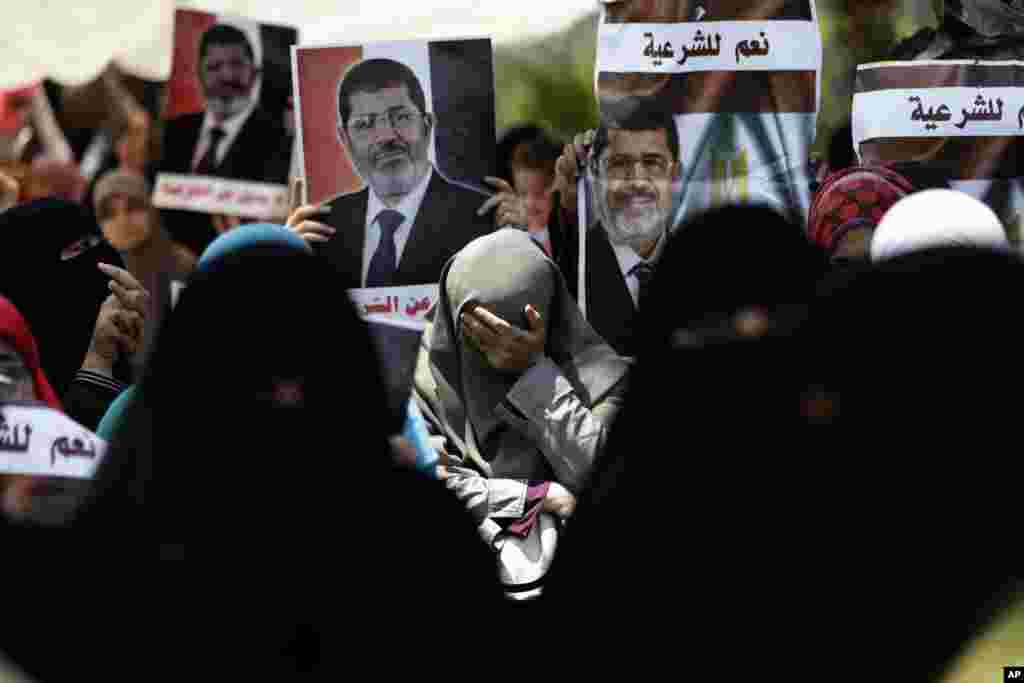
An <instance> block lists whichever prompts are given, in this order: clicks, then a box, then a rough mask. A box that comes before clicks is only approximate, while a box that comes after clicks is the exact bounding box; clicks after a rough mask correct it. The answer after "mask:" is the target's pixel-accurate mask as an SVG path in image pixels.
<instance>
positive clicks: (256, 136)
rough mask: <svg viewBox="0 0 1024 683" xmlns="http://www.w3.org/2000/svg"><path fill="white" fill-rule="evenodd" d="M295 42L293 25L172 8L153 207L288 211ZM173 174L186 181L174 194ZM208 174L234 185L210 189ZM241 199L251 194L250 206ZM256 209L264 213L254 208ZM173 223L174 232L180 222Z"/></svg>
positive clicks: (246, 213) (255, 213)
mask: <svg viewBox="0 0 1024 683" xmlns="http://www.w3.org/2000/svg"><path fill="white" fill-rule="evenodd" d="M297 41H298V31H297V30H296V29H295V28H292V27H288V26H276V25H268V24H260V23H257V22H254V21H251V20H248V19H241V18H236V17H229V16H217V15H214V14H208V13H206V12H200V11H197V10H184V9H179V10H177V11H176V12H175V22H174V60H173V66H172V72H171V78H170V80H169V81H168V84H167V103H166V106H165V109H164V119H165V120H166V121H165V124H164V144H163V150H164V152H163V154H164V156H163V160H162V162H161V163H160V165H159V167H158V171H159V174H158V176H157V181H156V186H155V189H154V195H153V201H154V205H155V206H157V207H158V208H164V209H184V210H188V211H194V212H200V213H212V214H223V215H233V216H243V217H254V218H262V219H270V218H281V219H283V218H284V217H285V216H286V214H287V183H288V171H289V165H290V161H291V150H292V139H293V134H294V117H293V114H292V110H291V104H290V101H289V98H290V96H291V70H290V68H289V50H290V48H291V46H292V45H294V44H295V43H296V42H297ZM168 174H172V175H174V176H179V177H178V178H175V179H173V182H172V184H173V185H174V186H175V187H177V188H180V190H179V191H178V192H176V193H175V192H170V191H168V189H169V186H168V182H170V181H168V179H167V177H166V176H167V175H168ZM181 176H187V177H181ZM211 179H226V180H229V181H233V182H231V183H230V186H229V187H227V186H225V187H221V186H217V187H216V188H213V187H212V186H211V182H210V181H211ZM248 183H254V185H253V186H252V187H246V185H247V184H248ZM222 184H223V183H222ZM229 189H230V190H231V192H229V191H228V190H229ZM206 190H211V192H207V191H206ZM241 196H248V197H249V198H250V201H249V203H248V206H247V205H246V202H244V201H239V198H240V197H241ZM257 197H258V198H259V199H256V198H257ZM281 197H283V198H284V199H283V200H282V199H281ZM281 205H283V209H281V208H278V207H280V206H281ZM257 206H259V207H263V208H262V210H258V209H256V208H252V209H251V210H250V207H257ZM268 207H275V209H274V210H271V209H270V208H268ZM172 222H173V221H172ZM170 228H171V230H172V233H173V232H174V230H175V226H173V225H172V226H170Z"/></svg>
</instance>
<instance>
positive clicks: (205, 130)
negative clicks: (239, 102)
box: [192, 101, 256, 171]
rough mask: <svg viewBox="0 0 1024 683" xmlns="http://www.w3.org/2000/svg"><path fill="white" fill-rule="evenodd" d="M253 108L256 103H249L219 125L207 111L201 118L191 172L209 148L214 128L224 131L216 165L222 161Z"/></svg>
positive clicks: (218, 148)
mask: <svg viewBox="0 0 1024 683" xmlns="http://www.w3.org/2000/svg"><path fill="white" fill-rule="evenodd" d="M255 108H256V102H255V101H253V102H250V103H249V106H248V107H246V108H245V109H243V110H242V111H241V112H239V113H238V114H236V115H235V116H232V117H231V118H230V119H228V120H226V121H222V122H220V123H218V122H217V120H216V119H215V118H213V114H212V113H210V110H209V109H207V110H206V115H205V116H204V117H203V125H202V127H201V128H200V129H199V144H198V145H196V151H195V153H194V154H193V155H192V170H193V171H194V170H195V169H196V166H198V165H199V162H200V161H202V159H203V157H204V156H206V150H207V149H209V148H210V131H211V130H213V129H214V128H220V129H221V130H223V131H224V137H223V138H221V140H220V145H219V146H218V147H217V165H218V166H219V165H220V164H221V162H223V161H224V157H226V156H227V154H228V150H229V149H231V145H232V144H234V142H235V138H237V137H238V134H239V133H240V132H241V131H242V126H244V125H245V122H246V121H248V120H249V117H250V116H252V112H253V109H255Z"/></svg>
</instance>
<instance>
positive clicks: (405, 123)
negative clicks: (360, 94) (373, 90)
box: [348, 108, 420, 135]
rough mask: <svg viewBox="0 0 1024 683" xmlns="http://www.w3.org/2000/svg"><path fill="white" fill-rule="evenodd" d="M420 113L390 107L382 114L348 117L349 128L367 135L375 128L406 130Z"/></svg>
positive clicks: (413, 123) (359, 133) (356, 132)
mask: <svg viewBox="0 0 1024 683" xmlns="http://www.w3.org/2000/svg"><path fill="white" fill-rule="evenodd" d="M419 118H420V114H419V113H418V112H416V111H414V110H412V109H408V108H402V109H391V110H388V111H386V112H384V113H383V114H363V115H361V116H353V117H352V118H351V119H349V122H348V127H349V129H350V130H351V131H352V132H353V133H355V134H357V135H369V134H370V133H371V132H372V131H374V130H376V129H377V128H396V129H398V130H408V129H409V128H412V127H413V125H415V123H416V122H417V121H418V120H419Z"/></svg>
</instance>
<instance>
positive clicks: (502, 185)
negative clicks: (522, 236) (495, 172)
mask: <svg viewBox="0 0 1024 683" xmlns="http://www.w3.org/2000/svg"><path fill="white" fill-rule="evenodd" d="M484 181H485V182H486V183H487V184H488V185H491V186H492V187H495V188H497V190H498V192H497V193H496V194H493V195H491V196H490V197H488V199H487V201H485V202H484V203H483V204H482V205H481V206H480V208H479V209H477V211H476V215H478V216H483V215H484V214H485V213H487V212H488V211H490V210H491V209H494V208H495V207H497V208H496V210H495V212H494V224H495V225H496V226H498V227H499V228H503V227H505V226H506V225H509V226H513V227H519V228H526V226H527V224H528V220H527V217H526V199H525V198H523V197H520V196H519V194H518V193H517V192H516V190H515V188H514V187H512V186H511V185H510V184H509V183H507V182H506V181H504V180H502V179H501V178H494V177H492V176H486V177H485V178H484Z"/></svg>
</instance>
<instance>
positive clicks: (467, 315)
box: [462, 304, 547, 373]
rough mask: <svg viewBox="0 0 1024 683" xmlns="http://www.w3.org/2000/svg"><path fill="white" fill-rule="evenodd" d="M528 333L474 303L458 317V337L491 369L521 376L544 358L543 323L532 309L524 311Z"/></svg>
mask: <svg viewBox="0 0 1024 683" xmlns="http://www.w3.org/2000/svg"><path fill="white" fill-rule="evenodd" d="M525 313H526V320H527V323H528V324H529V326H530V329H529V330H522V329H520V328H518V327H516V326H515V325H510V324H509V323H508V322H506V321H504V320H502V319H501V318H499V317H498V316H496V315H494V314H493V313H491V312H490V311H488V310H487V309H485V308H483V307H482V306H480V305H478V304H472V305H470V306H468V307H467V308H466V311H465V312H464V313H463V314H462V334H463V336H464V337H465V338H466V339H468V340H469V342H470V343H471V344H473V346H475V347H476V348H477V349H478V350H479V351H480V353H482V354H483V355H484V357H485V358H487V362H488V363H490V365H491V367H493V368H494V369H495V370H500V371H502V372H514V373H522V372H525V371H526V370H528V369H529V368H530V367H531V366H532V365H533V364H534V363H536V362H537V360H539V359H540V358H541V357H542V356H543V355H544V348H545V344H546V343H547V324H546V323H545V321H544V320H543V319H542V318H541V315H540V313H539V312H538V311H537V309H535V308H534V307H533V306H527V307H526V309H525Z"/></svg>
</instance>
